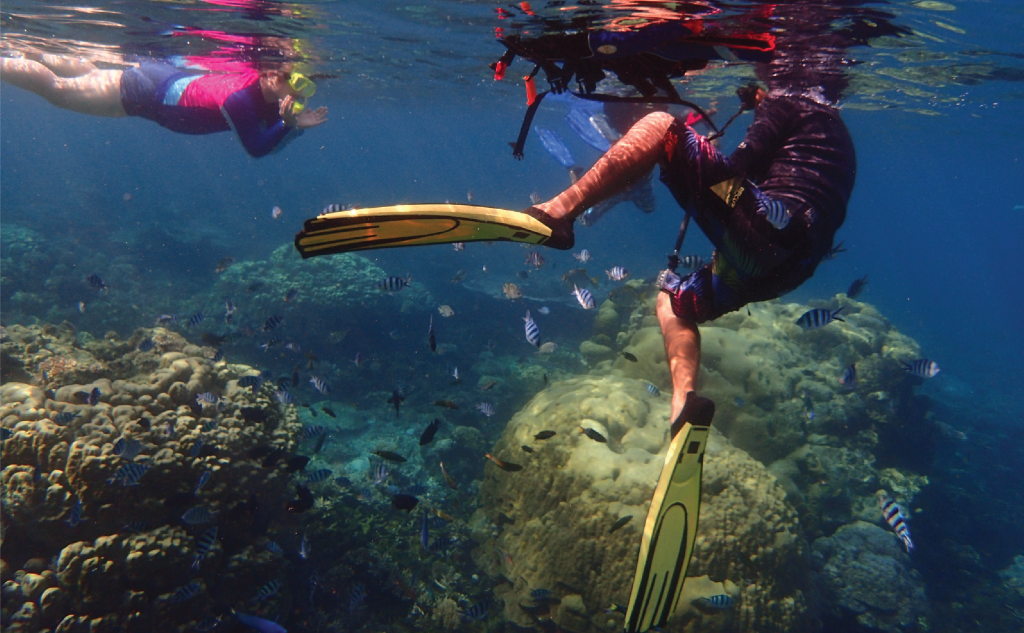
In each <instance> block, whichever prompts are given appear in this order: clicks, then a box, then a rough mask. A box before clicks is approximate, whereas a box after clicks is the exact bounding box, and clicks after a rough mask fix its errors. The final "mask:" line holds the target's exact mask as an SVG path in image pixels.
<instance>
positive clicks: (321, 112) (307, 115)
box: [295, 106, 327, 130]
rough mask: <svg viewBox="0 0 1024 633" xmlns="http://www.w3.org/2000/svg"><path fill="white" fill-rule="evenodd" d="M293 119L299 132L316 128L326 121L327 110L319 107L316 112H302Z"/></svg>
mask: <svg viewBox="0 0 1024 633" xmlns="http://www.w3.org/2000/svg"><path fill="white" fill-rule="evenodd" d="M295 119H296V122H297V123H298V125H299V129H300V130H304V129H306V128H308V127H316V126H318V125H320V124H321V123H323V122H324V121H326V120H327V108H325V107H324V106H320V107H319V108H317V109H316V110H303V111H302V112H300V113H299V116H297V117H295Z"/></svg>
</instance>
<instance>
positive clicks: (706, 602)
mask: <svg viewBox="0 0 1024 633" xmlns="http://www.w3.org/2000/svg"><path fill="white" fill-rule="evenodd" d="M733 603H734V601H733V599H732V596H730V595H729V594H727V593H720V594H718V595H716V596H709V597H702V598H697V599H695V600H694V601H693V602H692V603H691V604H693V606H695V607H697V609H698V610H700V611H703V612H705V613H716V612H718V611H725V610H727V609H730V608H732V605H733Z"/></svg>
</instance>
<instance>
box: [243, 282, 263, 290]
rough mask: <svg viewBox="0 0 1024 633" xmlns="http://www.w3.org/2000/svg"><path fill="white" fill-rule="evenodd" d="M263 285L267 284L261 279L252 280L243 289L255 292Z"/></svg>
mask: <svg viewBox="0 0 1024 633" xmlns="http://www.w3.org/2000/svg"><path fill="white" fill-rule="evenodd" d="M265 285H267V284H265V283H263V282H262V281H254V282H251V283H250V284H249V285H248V286H246V287H245V291H246V292H257V291H258V290H259V289H260V288H262V287H263V286H265Z"/></svg>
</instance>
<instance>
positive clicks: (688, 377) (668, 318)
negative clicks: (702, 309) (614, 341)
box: [657, 292, 700, 420]
mask: <svg viewBox="0 0 1024 633" xmlns="http://www.w3.org/2000/svg"><path fill="white" fill-rule="evenodd" d="M657 314H658V323H659V324H660V325H661V333H662V335H664V337H665V355H666V356H667V357H668V369H669V372H670V373H671V374H672V416H671V417H670V418H669V420H675V419H676V418H678V417H679V413H680V412H681V411H682V410H683V405H684V404H685V403H686V394H687V393H689V392H691V391H695V390H696V385H697V369H698V368H699V367H700V332H698V331H697V324H696V323H693V322H692V321H686V320H684V319H680V318H679V317H677V316H676V315H675V313H674V312H672V301H671V299H670V298H669V296H668V295H667V294H666V293H664V292H659V293H658V308H657Z"/></svg>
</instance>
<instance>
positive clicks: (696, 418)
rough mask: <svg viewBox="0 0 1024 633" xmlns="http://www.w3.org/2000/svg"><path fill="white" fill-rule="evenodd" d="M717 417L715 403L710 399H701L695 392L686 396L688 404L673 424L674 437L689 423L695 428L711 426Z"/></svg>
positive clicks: (690, 392)
mask: <svg viewBox="0 0 1024 633" xmlns="http://www.w3.org/2000/svg"><path fill="white" fill-rule="evenodd" d="M714 417H715V401H714V400H710V399H708V398H701V397H700V396H698V395H697V392H695V391H689V392H687V394H686V404H684V405H683V410H682V411H681V412H680V413H679V417H678V418H676V421H675V422H673V423H672V437H675V436H676V434H677V433H679V431H680V430H681V429H682V428H683V425H684V424H686V423H687V422H689V423H690V424H692V425H694V426H711V420H712V419H713V418H714Z"/></svg>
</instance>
